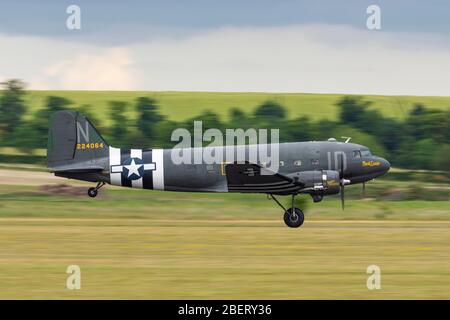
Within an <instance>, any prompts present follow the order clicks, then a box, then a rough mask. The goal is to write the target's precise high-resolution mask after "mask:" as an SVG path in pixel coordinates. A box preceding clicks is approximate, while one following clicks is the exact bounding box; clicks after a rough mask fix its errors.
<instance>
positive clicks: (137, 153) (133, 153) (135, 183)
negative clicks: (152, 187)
mask: <svg viewBox="0 0 450 320" xmlns="http://www.w3.org/2000/svg"><path fill="white" fill-rule="evenodd" d="M130 157H131V158H138V159H141V160H142V150H141V149H131V150H130ZM142 179H143V178H142V177H141V178H139V179H136V180H132V181H131V186H132V187H133V188H140V189H142V185H143V180H142Z"/></svg>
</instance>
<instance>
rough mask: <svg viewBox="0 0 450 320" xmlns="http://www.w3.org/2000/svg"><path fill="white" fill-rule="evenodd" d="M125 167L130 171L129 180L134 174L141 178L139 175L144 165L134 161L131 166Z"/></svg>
mask: <svg viewBox="0 0 450 320" xmlns="http://www.w3.org/2000/svg"><path fill="white" fill-rule="evenodd" d="M124 167H125V168H127V169H128V178H129V177H131V176H132V175H133V174H135V175H137V176H138V177H140V176H141V175H140V174H139V169H140V168H141V167H142V164H136V162H135V161H134V159H133V160H131V164H129V165H127V166H124Z"/></svg>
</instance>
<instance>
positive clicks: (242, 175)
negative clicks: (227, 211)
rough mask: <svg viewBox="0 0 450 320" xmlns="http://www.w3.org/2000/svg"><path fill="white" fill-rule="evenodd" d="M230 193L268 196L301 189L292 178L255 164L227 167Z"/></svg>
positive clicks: (232, 164) (237, 164)
mask: <svg viewBox="0 0 450 320" xmlns="http://www.w3.org/2000/svg"><path fill="white" fill-rule="evenodd" d="M225 174H226V176H227V183H228V191H230V192H251V193H268V194H290V193H292V192H295V191H297V190H299V189H301V185H298V184H297V183H296V182H295V181H294V180H293V179H292V178H289V177H287V176H285V175H282V174H279V173H275V172H273V171H271V170H269V169H267V168H263V167H261V166H259V165H257V164H254V163H230V164H227V165H225Z"/></svg>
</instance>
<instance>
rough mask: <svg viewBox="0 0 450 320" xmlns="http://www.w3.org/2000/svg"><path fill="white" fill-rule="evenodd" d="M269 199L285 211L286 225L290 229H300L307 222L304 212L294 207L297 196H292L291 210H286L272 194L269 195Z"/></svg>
mask: <svg viewBox="0 0 450 320" xmlns="http://www.w3.org/2000/svg"><path fill="white" fill-rule="evenodd" d="M267 196H268V198H269V199H272V200H273V201H275V202H276V203H277V204H278V205H279V206H280V207H281V208H282V209H283V210H284V223H286V225H287V226H288V227H290V228H298V227H300V226H301V225H302V224H303V222H304V221H305V215H304V214H303V211H302V210H300V209H299V208H296V207H295V205H294V200H295V195H294V194H293V195H292V205H291V207H290V208H289V209H286V208H285V207H284V206H283V205H282V204H281V203H280V201H278V200H277V198H275V197H274V196H273V195H272V194H269V195H267Z"/></svg>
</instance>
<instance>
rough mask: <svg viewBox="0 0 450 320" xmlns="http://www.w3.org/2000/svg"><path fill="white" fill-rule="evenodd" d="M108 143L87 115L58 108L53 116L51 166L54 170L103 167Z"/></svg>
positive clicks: (49, 158) (80, 170)
mask: <svg viewBox="0 0 450 320" xmlns="http://www.w3.org/2000/svg"><path fill="white" fill-rule="evenodd" d="M108 156H109V145H108V144H107V143H106V141H105V140H104V139H103V138H102V136H101V135H100V134H99V133H98V132H97V130H96V129H95V127H94V126H93V125H92V123H91V122H90V121H89V119H88V118H86V117H85V116H83V115H82V114H80V113H79V112H78V111H72V110H64V111H58V112H55V113H54V114H53V115H52V117H51V119H50V129H49V135H48V148H47V160H48V167H49V168H50V169H51V170H53V171H55V172H58V171H79V172H83V171H90V170H102V169H104V168H105V165H106V164H105V163H107V161H108Z"/></svg>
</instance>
